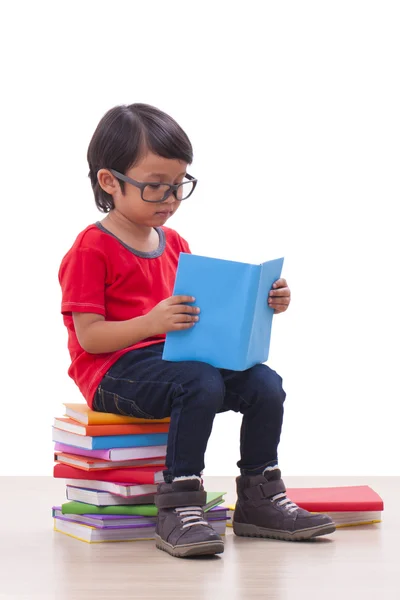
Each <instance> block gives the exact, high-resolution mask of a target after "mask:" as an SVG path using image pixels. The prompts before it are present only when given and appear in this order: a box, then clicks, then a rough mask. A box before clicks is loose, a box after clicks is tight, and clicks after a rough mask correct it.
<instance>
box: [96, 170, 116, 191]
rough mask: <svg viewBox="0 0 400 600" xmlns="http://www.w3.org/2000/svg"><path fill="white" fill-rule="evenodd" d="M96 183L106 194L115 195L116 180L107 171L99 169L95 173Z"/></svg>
mask: <svg viewBox="0 0 400 600" xmlns="http://www.w3.org/2000/svg"><path fill="white" fill-rule="evenodd" d="M97 181H98V182H99V185H100V187H101V189H102V190H104V191H105V192H107V194H111V195H112V194H115V192H116V191H117V190H118V188H119V184H118V181H117V179H116V178H115V177H114V175H113V174H112V173H110V171H108V169H100V170H99V171H98V172H97Z"/></svg>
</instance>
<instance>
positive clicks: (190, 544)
mask: <svg viewBox="0 0 400 600" xmlns="http://www.w3.org/2000/svg"><path fill="white" fill-rule="evenodd" d="M206 501H207V494H206V492H205V491H204V488H203V486H202V484H201V481H200V480H199V479H185V480H181V481H174V482H173V483H161V484H160V485H159V486H158V489H157V495H156V499H155V503H156V506H157V507H158V519H157V526H156V536H155V538H156V546H157V548H159V549H160V550H164V551H165V552H168V554H171V555H172V556H176V557H179V558H185V557H187V556H200V555H204V554H221V553H222V552H223V551H224V542H223V541H222V538H221V537H220V536H219V535H218V534H217V533H216V532H215V531H214V529H213V528H212V527H211V525H209V523H207V521H206V520H205V518H204V511H203V506H204V505H205V504H206Z"/></svg>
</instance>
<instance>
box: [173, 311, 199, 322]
mask: <svg viewBox="0 0 400 600" xmlns="http://www.w3.org/2000/svg"><path fill="white" fill-rule="evenodd" d="M198 320H199V317H197V316H193V315H183V314H180V313H178V314H176V315H175V318H174V322H175V323H193V322H197V321H198Z"/></svg>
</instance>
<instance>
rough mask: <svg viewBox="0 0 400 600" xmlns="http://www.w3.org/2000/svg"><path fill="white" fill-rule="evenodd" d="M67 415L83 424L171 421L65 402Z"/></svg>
mask: <svg viewBox="0 0 400 600" xmlns="http://www.w3.org/2000/svg"><path fill="white" fill-rule="evenodd" d="M64 406H65V413H66V415H67V417H70V418H71V419H74V420H75V421H78V422H79V423H82V424H83V425H123V424H129V423H169V421H170V419H169V417H167V418H166V419H137V418H136V417H125V416H124V415H114V414H113V413H104V412H97V411H96V410H92V409H91V408H89V406H88V405H87V404H82V403H70V402H64Z"/></svg>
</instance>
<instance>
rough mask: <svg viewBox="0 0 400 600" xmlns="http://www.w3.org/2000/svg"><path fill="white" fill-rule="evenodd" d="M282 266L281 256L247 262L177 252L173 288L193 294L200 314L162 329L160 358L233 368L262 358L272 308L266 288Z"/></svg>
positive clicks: (267, 342)
mask: <svg viewBox="0 0 400 600" xmlns="http://www.w3.org/2000/svg"><path fill="white" fill-rule="evenodd" d="M282 266H283V258H278V259H275V260H270V261H268V262H264V263H262V264H261V265H252V264H248V263H241V262H234V261H228V260H221V259H216V258H207V257H204V256H197V255H195V254H186V253H182V254H181V255H180V257H179V263H178V269H177V273H176V280H175V286H174V291H173V294H174V295H180V294H184V295H189V296H194V298H196V302H195V306H198V307H199V308H200V311H201V312H200V315H199V316H200V320H199V321H198V322H197V323H196V325H195V326H194V327H192V328H191V329H187V330H184V331H172V332H169V333H167V336H166V340H165V346H164V352H163V359H164V360H170V361H184V360H195V361H202V362H206V363H208V364H210V365H213V366H214V367H217V368H221V369H230V370H232V371H244V370H245V369H249V368H250V367H252V366H254V365H256V364H259V363H263V362H266V360H267V359H268V354H269V347H270V339H271V328H272V317H273V313H274V311H273V309H272V308H270V307H269V306H268V293H269V291H270V290H271V288H272V284H273V283H274V282H275V281H276V280H277V279H279V278H280V276H281V272H282Z"/></svg>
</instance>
